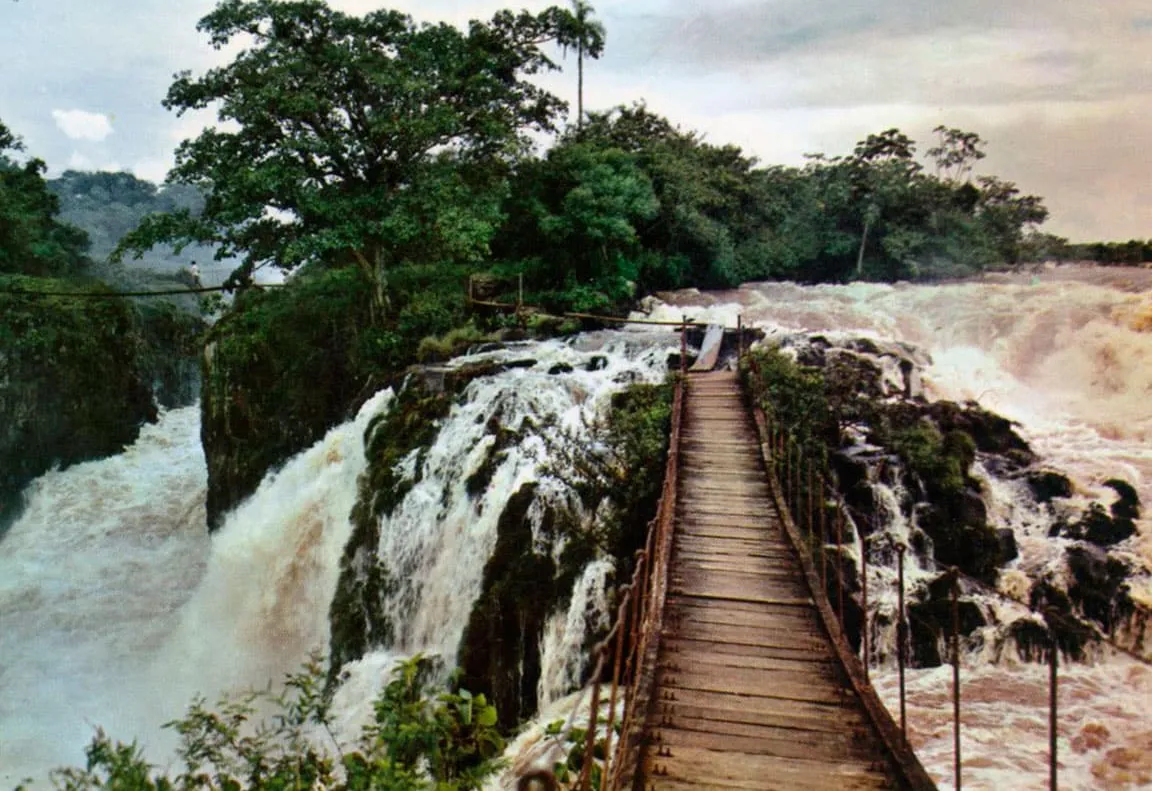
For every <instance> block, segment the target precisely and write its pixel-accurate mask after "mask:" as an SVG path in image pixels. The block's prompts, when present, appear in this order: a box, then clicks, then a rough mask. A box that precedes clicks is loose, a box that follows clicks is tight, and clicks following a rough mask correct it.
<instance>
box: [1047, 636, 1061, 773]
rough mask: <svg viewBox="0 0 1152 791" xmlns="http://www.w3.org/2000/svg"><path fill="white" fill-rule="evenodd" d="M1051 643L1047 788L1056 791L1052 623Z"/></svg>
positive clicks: (1055, 645) (1057, 657)
mask: <svg viewBox="0 0 1152 791" xmlns="http://www.w3.org/2000/svg"><path fill="white" fill-rule="evenodd" d="M1048 631H1049V636H1050V638H1051V645H1049V647H1048V789H1049V791H1056V788H1057V778H1056V773H1057V755H1056V750H1057V746H1056V737H1057V734H1056V704H1057V700H1056V698H1057V693H1058V684H1059V679H1058V675H1059V668H1058V665H1059V663H1060V645H1059V643H1058V642H1057V641H1056V634H1055V632H1053V631H1052V625H1051V624H1049V626H1048Z"/></svg>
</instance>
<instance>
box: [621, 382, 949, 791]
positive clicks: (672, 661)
mask: <svg viewBox="0 0 1152 791" xmlns="http://www.w3.org/2000/svg"><path fill="white" fill-rule="evenodd" d="M683 419H684V423H683V426H682V429H681V434H680V453H679V456H680V476H679V477H680V482H679V491H678V493H677V498H676V511H675V515H676V518H675V522H674V529H673V535H672V553H671V558H670V563H669V567H668V576H669V581H668V593H667V599H666V603H665V610H664V628H663V630H662V635H661V640H660V648H659V651H658V657H657V666H656V676H655V694H654V699H653V701H652V703H653V705H652V706H651V707H650V710H649V712H648V716H647V718H646V721H645V725H644V731H645V737H646V738H645V742H646V744H647V746H648V748H649V749H647V750H646V751H645V756H644V760H643V763H642V766H641V774H642V775H643V776H644V778H645V782H644V785H645V787H648V788H653V787H654V788H658V789H661V788H667V789H680V788H688V787H692V788H741V789H773V790H775V789H780V790H781V791H783V790H784V789H880V788H932V787H934V786H933V785H932V783H931V781H930V780H929V779H928V778H927V775H925V774H924V771H923V769H921V768H920V766H919V764H918V763H916V762H915V759H914V758H913V757H912V755H911V753H910V752H908V751H906V750H905V751H903V754H902V755H897V754H894V752H893V749H892V748H893V747H894V746H896V745H891V744H887V743H886V742H885V740H884V733H882V730H881V728H882V726H881V727H878V723H877V722H876V721H875V718H876V717H877V716H878V715H879V716H881V717H886V712H884V711H883V708H882V707H880V706H879V702H878V701H868V702H866V701H865V700H863V699H862V697H861V692H860V690H858V689H857V688H856V687H855V686H854V685H853V683H852V681H853V677H852V673H851V672H850V670H849V669H848V668H847V667H846V666H845V664H844V660H845V657H844V656H842V654H841V653H838V652H837V650H836V645H835V643H836V641H835V639H834V638H833V637H832V636H831V635H830V634H829V633H828V631H827V629H826V624H825V623H824V622H823V620H822V618H821V613H820V611H819V607H818V606H817V604H816V601H815V599H814V597H813V592H812V591H811V590H810V589H809V585H808V580H807V579H806V575H805V573H804V568H803V565H802V564H801V562H800V556H799V554H798V553H797V549H796V547H795V546H794V545H793V543H792V542H791V540H790V536H789V534H788V530H787V528H786V527H785V524H784V521H783V520H782V519H781V518H780V515H779V514H778V513H777V511H776V508H775V504H774V498H773V492H772V489H771V486H770V484H769V483H768V479H767V476H766V475H765V470H764V467H763V464H762V460H761V457H760V453H761V447H760V442H759V438H758V437H757V434H756V428H755V425H754V423H753V420H752V418H751V416H750V415H749V414H748V412H747V410H746V409H745V408H744V405H743V399H742V397H741V393H740V388H739V384H738V382H737V380H736V375H735V374H734V373H727V372H723V373H696V374H692V375H691V376H690V378H689V379H688V381H687V392H686V399H685V403H684V416H683ZM853 658H855V657H853ZM869 703H871V704H872V705H871V708H870V706H869ZM888 730H889V731H890V733H894V727H892V726H890V727H889V728H888ZM653 748H654V749H653Z"/></svg>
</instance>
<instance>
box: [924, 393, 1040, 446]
mask: <svg viewBox="0 0 1152 791" xmlns="http://www.w3.org/2000/svg"><path fill="white" fill-rule="evenodd" d="M926 411H927V413H928V414H929V415H930V416H931V417H932V419H933V421H935V423H936V425H937V426H939V428H940V430H941V431H942V432H945V433H946V432H948V431H952V430H960V431H963V432H964V433H966V434H967V435H968V436H970V437H972V439H973V441H975V443H976V448H977V450H980V451H982V452H984V453H998V454H1006V453H1008V452H1009V451H1016V452H1018V454H1019V456H1018V457H1019V458H1025V457H1026V458H1028V459H1030V460H1034V459H1035V457H1034V455H1033V454H1032V449H1031V448H1029V447H1028V443H1027V442H1025V441H1024V440H1023V439H1022V438H1021V437H1020V435H1019V434H1017V433H1016V430H1015V429H1014V428H1013V426H1014V425H1015V424H1014V423H1012V421H1010V420H1008V419H1007V418H1004V417H1001V416H1000V415H997V414H995V413H993V412H989V411H987V410H986V409H983V408H982V407H980V406H978V405H976V404H972V403H969V404H966V405H965V406H960V405H959V404H956V403H953V402H952V401H936V402H934V403H932V404H929V405H927V407H926Z"/></svg>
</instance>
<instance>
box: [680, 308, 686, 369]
mask: <svg viewBox="0 0 1152 791" xmlns="http://www.w3.org/2000/svg"><path fill="white" fill-rule="evenodd" d="M687 372H688V317H687V316H685V315H684V314H683V313H681V314H680V376H684V375H685V374H686V373H687Z"/></svg>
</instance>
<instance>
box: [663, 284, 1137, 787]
mask: <svg viewBox="0 0 1152 791" xmlns="http://www.w3.org/2000/svg"><path fill="white" fill-rule="evenodd" d="M648 307H649V309H650V310H649V313H650V315H651V317H653V318H661V319H670V320H679V319H680V317H681V315H683V314H685V313H686V314H687V315H688V316H689V317H691V318H694V319H697V320H701V321H709V322H718V323H723V324H725V325H727V326H735V325H736V320H737V316H741V317H742V319H743V322H744V324H745V325H755V326H757V327H760V328H762V329H764V330H765V331H766V333H767V334H768V335H769V337H772V336H776V337H780V338H787V337H789V336H794V335H795V334H798V333H799V334H808V335H815V334H820V335H824V336H825V337H828V338H836V337H845V336H854V337H866V338H871V339H874V340H876V341H878V342H879V343H880V344H884V343H900V344H905V345H910V346H911V347H913V348H914V353H915V354H918V355H919V356H920V357H921V360H922V363H923V371H922V379H923V382H922V384H923V387H924V392H925V394H926V395H927V396H928V397H929V398H930V399H948V400H954V401H960V402H963V401H968V400H973V401H977V402H979V403H980V404H981V405H982V406H984V407H985V408H987V409H990V410H992V411H994V412H997V413H1000V414H1002V415H1004V416H1006V417H1008V418H1009V419H1012V420H1014V421H1017V422H1018V424H1019V427H1018V431H1019V433H1020V434H1021V435H1022V436H1023V437H1024V438H1025V439H1026V440H1027V441H1028V443H1029V444H1030V446H1031V447H1032V449H1033V450H1034V451H1035V452H1036V453H1037V454H1038V456H1039V457H1040V458H1041V459H1042V460H1044V462H1045V463H1047V464H1050V465H1053V466H1054V467H1055V468H1056V469H1059V470H1062V471H1064V472H1067V473H1069V474H1070V476H1071V478H1072V481H1073V484H1074V487H1075V491H1074V495H1073V497H1072V498H1071V499H1070V500H1068V501H1067V502H1065V503H1062V504H1061V506H1060V507H1061V508H1064V509H1067V510H1069V511H1075V510H1076V509H1077V508H1078V507H1082V506H1083V505H1084V504H1085V503H1087V502H1088V501H1089V500H1093V499H1098V500H1100V501H1102V502H1104V503H1106V504H1107V503H1109V502H1111V501H1112V499H1113V498H1114V496H1115V495H1114V494H1113V493H1112V492H1111V491H1109V489H1108V488H1107V487H1104V486H1103V482H1104V481H1105V480H1107V479H1109V478H1121V479H1124V480H1127V481H1128V482H1129V483H1131V484H1132V485H1133V486H1134V487H1135V488H1136V490H1137V491H1138V493H1139V495H1140V497H1141V500H1142V502H1143V503H1144V506H1145V507H1144V509H1143V512H1142V517H1143V518H1142V519H1141V520H1139V521H1138V523H1137V524H1138V530H1139V533H1138V534H1137V535H1136V536H1134V537H1133V538H1131V539H1128V540H1127V541H1125V542H1123V543H1122V544H1120V545H1119V546H1117V547H1115V548H1113V550H1112V553H1113V554H1114V555H1117V556H1119V557H1122V558H1125V559H1127V560H1128V561H1129V562H1130V563H1131V564H1132V565H1133V566H1134V567H1135V569H1136V571H1135V572H1134V573H1133V575H1132V576H1131V577H1130V580H1129V581H1130V584H1131V586H1132V594H1133V597H1134V598H1135V599H1137V600H1140V601H1142V602H1143V603H1144V604H1146V605H1148V604H1152V575H1150V574H1148V573H1147V571H1146V570H1147V569H1149V568H1152V518H1150V517H1152V510H1150V509H1152V445H1149V440H1150V439H1152V399H1149V398H1148V393H1150V392H1152V332H1150V331H1149V330H1152V272H1148V271H1142V270H1103V269H1092V268H1078V267H1060V268H1055V269H1053V268H1049V269H1047V270H1045V271H1043V272H1040V273H1029V274H1026V275H1002V276H995V277H992V276H990V277H988V278H987V279H986V280H984V281H969V282H962V283H954V284H941V285H931V286H925V285H909V284H897V285H874V284H863V283H857V284H852V285H848V286H815V287H804V286H798V285H794V284H788V283H778V284H750V285H746V286H743V287H741V288H740V289H738V290H734V291H726V292H715V293H706V294H702V293H699V292H694V291H685V292H676V293H673V294H668V295H664V301H653V303H652V304H651V305H649V306H648ZM885 373H886V374H890V373H891V372H890V371H885ZM886 378H887V377H886ZM914 389H915V388H914ZM974 474H975V476H976V477H977V478H978V479H979V480H981V481H983V482H984V484H985V487H984V488H985V492H984V499H985V502H986V505H987V506H988V511H989V520H990V523H991V524H993V525H994V526H995V527H998V528H1011V529H1012V530H1013V531H1014V533H1015V535H1016V541H1017V544H1018V546H1019V549H1020V553H1021V556H1020V558H1019V559H1018V560H1016V561H1014V562H1013V563H1011V564H1010V566H1009V568H1008V569H1007V570H1005V571H1004V572H1002V573H1001V575H1000V583H999V584H1000V587H1001V589H1002V590H1004V591H1006V592H1008V593H1011V594H1014V595H1017V596H1019V595H1021V594H1022V593H1023V594H1026V593H1027V590H1028V586H1029V585H1030V584H1031V582H1030V577H1037V576H1043V575H1044V574H1045V573H1046V572H1050V573H1052V574H1055V575H1057V579H1059V574H1061V573H1064V565H1063V561H1062V557H1063V546H1064V544H1066V543H1067V541H1066V540H1065V539H1050V538H1049V537H1048V528H1049V526H1050V525H1051V520H1052V517H1051V515H1049V514H1047V513H1045V512H1043V511H1042V510H1041V509H1039V508H1037V506H1036V505H1035V503H1034V502H1033V501H1032V498H1031V497H1030V496H1029V495H1027V494H1026V493H1025V491H1024V489H1023V487H1024V484H1023V483H1022V482H1020V481H1011V480H1006V479H1002V478H997V477H996V476H995V475H992V474H991V473H989V472H988V470H986V469H984V468H982V467H981V466H980V465H979V464H977V466H976V469H975V470H974ZM876 483H879V485H878V486H874V491H876V492H878V493H880V494H881V495H883V494H884V492H885V491H887V492H888V493H889V494H892V495H895V494H896V492H895V491H894V490H892V487H891V484H890V483H889V482H883V481H881V482H876ZM894 499H896V498H894ZM883 510H887V511H889V512H891V513H897V512H898V511H899V509H895V510H893V509H892V508H891V507H889V508H887V509H883ZM902 518H903V517H898V518H897V519H894V520H890V524H889V525H887V526H885V527H881V528H879V529H880V530H881V532H882V533H883V532H884V531H893V530H894V531H895V532H896V533H901V532H904V527H903V526H902V525H901V524H900V521H901V519H902ZM910 562H911V563H912V564H913V565H914V563H915V561H910ZM1140 569H1145V571H1144V572H1141V571H1140ZM908 570H910V569H908V568H906V571H908ZM892 576H894V572H893V570H892V569H891V568H873V569H872V570H871V573H870V575H869V589H870V590H869V592H870V598H871V599H872V605H873V607H874V608H877V609H878V610H881V611H887V612H888V613H889V614H892V613H894V611H895V610H894V604H893V602H892V601H891V600H890V599H891V598H892V597H893V595H894V594H893V593H892V588H893V586H892V585H891V579H890V577H892ZM914 576H915V575H914V574H913V577H914ZM913 584H914V583H910V585H909V588H910V589H911V588H912V587H913ZM985 607H986V608H987V610H988V611H989V612H990V613H991V614H992V615H993V617H994V618H1005V619H1008V620H1011V619H1014V618H1019V617H1021V616H1022V615H1024V611H1023V609H1022V608H1019V609H1017V610H1015V611H1012V612H1009V610H1011V609H1012V605H1004V604H1002V603H1001V602H998V601H996V600H995V599H988V600H987V601H986V602H985ZM994 629H995V624H993V625H992V626H990V627H989V628H988V629H987V630H986V631H988V632H989V633H991V632H992V631H994ZM892 631H893V630H892V629H891V628H887V629H886V630H881V634H880V637H882V638H884V637H889V638H890V637H891V635H890V634H889V633H890V632H892ZM989 636H990V634H989ZM977 642H978V641H977ZM995 646H996V641H995V640H993V639H988V640H986V641H985V642H984V644H983V646H982V648H981V649H980V651H979V652H976V653H972V654H970V655H968V656H966V657H965V665H966V666H965V669H964V679H965V680H964V682H963V683H964V685H965V689H966V691H965V693H964V696H965V700H966V701H969V703H971V708H970V709H966V710H968V711H969V712H970V713H969V714H966V715H965V717H964V724H965V740H966V741H965V752H964V756H965V775H964V781H965V782H964V786H965V788H987V789H1001V788H1025V787H1038V786H1039V785H1041V784H1042V783H1043V782H1044V775H1045V767H1046V764H1045V756H1046V750H1047V742H1046V736H1045V734H1046V726H1047V719H1046V718H1047V708H1046V703H1047V688H1046V683H1045V678H1044V677H1043V668H1038V667H1036V666H1030V665H1021V664H1020V663H1019V662H1017V661H1015V660H1014V657H1013V656H1012V655H1011V654H1006V653H1005V652H1002V651H997V650H994V649H995ZM993 659H995V660H997V662H996V663H993V661H992V660H993ZM891 667H892V665H891V663H890V662H889V664H888V665H886V666H884V667H882V668H879V669H877V671H876V672H875V673H874V678H875V679H876V680H877V684H878V686H879V688H880V689H881V692H882V693H883V694H884V695H885V697H886V699H887V701H888V702H889V705H890V707H894V705H895V703H894V700H895V686H896V685H895V674H894V673H891V672H890V671H891ZM885 668H887V670H886V669H885ZM948 672H950V671H948V669H947V668H943V669H939V670H932V671H913V673H912V681H911V684H910V697H909V706H910V726H911V739H912V742H913V745H914V746H915V747H916V749H917V752H918V754H919V755H920V756H921V758H922V760H923V761H924V763H925V764H926V765H927V766H928V768H929V769H930V771H931V772H932V774H933V775H935V776H936V777H937V778H938V779H939V780H940V781H941V788H948V787H950V782H951V780H950V778H951V761H952V753H951V728H950V721H949V720H948V712H949V704H950V701H949V698H948V694H949V687H948V675H947V674H948ZM1063 675H1064V677H1065V678H1066V682H1065V686H1064V687H1063V690H1064V691H1063V692H1062V693H1061V694H1062V696H1063V697H1064V699H1065V702H1064V704H1063V705H1064V707H1065V712H1064V714H1063V715H1062V717H1061V764H1062V765H1063V766H1064V769H1063V774H1062V780H1061V786H1060V787H1061V788H1116V789H1120V788H1124V789H1130V788H1147V787H1152V761H1150V760H1149V759H1148V758H1147V755H1148V754H1149V747H1152V718H1150V717H1149V715H1148V710H1147V705H1146V700H1147V699H1148V690H1149V683H1150V679H1152V672H1149V670H1148V669H1147V668H1145V667H1143V666H1139V665H1136V664H1134V663H1133V662H1132V661H1131V660H1128V659H1126V658H1123V657H1116V656H1111V655H1108V654H1107V652H1104V657H1103V658H1101V659H1099V660H1098V661H1097V663H1096V664H1090V665H1078V666H1073V667H1068V666H1067V665H1066V666H1065V669H1064V671H1063ZM1102 734H1103V735H1102Z"/></svg>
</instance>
